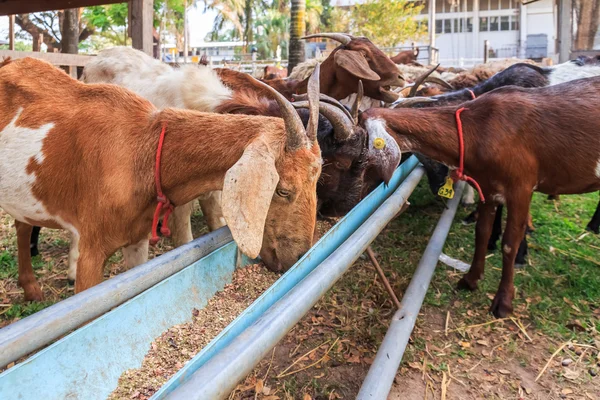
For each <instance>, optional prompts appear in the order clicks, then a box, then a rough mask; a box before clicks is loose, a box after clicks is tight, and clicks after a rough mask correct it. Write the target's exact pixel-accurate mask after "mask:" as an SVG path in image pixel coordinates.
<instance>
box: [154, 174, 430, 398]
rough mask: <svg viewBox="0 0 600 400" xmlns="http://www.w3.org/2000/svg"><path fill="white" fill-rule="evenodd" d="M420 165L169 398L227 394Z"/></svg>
mask: <svg viewBox="0 0 600 400" xmlns="http://www.w3.org/2000/svg"><path fill="white" fill-rule="evenodd" d="M423 173H424V170H423V167H417V168H416V169H415V170H414V171H413V172H411V174H410V175H409V176H408V177H407V178H406V180H405V181H404V182H403V183H402V184H401V185H400V187H399V188H398V189H397V190H396V191H395V192H394V193H393V194H392V195H391V196H390V197H389V198H388V199H387V200H386V201H385V202H384V203H383V204H382V205H381V206H380V207H379V208H378V209H377V210H376V211H375V212H374V213H373V214H372V215H371V216H370V217H369V218H368V219H367V220H366V221H365V223H364V224H362V225H361V226H360V227H359V228H358V229H357V230H356V231H355V232H354V233H353V234H352V235H351V236H350V237H349V238H348V240H346V241H345V242H344V243H343V244H342V245H341V246H340V247H339V248H338V249H337V250H336V251H334V252H333V253H332V254H331V255H330V256H329V257H327V258H326V259H325V260H324V261H323V262H322V263H321V264H320V265H319V266H318V267H317V268H315V269H314V270H313V271H312V272H311V273H310V274H309V275H307V277H306V278H304V279H303V280H302V281H300V282H299V283H298V284H297V285H296V286H295V287H294V288H293V289H292V290H290V291H289V292H288V293H287V294H286V295H285V296H284V297H283V298H282V299H281V300H279V301H278V302H277V303H275V304H274V305H273V306H272V307H271V308H269V309H268V310H267V311H266V312H265V313H264V314H263V315H262V316H261V317H260V318H259V319H258V320H257V321H256V322H255V323H254V324H252V325H251V326H250V327H248V328H247V329H246V330H245V331H244V332H243V333H242V334H240V335H239V336H238V337H237V338H236V339H235V340H233V341H232V342H231V343H230V344H229V346H227V347H226V348H224V349H223V350H221V351H220V352H219V353H217V354H216V355H214V356H213V357H212V358H211V359H210V360H209V361H207V362H206V364H204V365H203V366H202V367H200V368H199V369H198V370H197V371H196V372H195V373H194V374H193V375H192V376H191V377H190V378H189V380H188V381H187V382H185V383H183V384H182V385H181V386H179V388H177V389H175V390H174V391H173V392H172V393H170V394H169V395H167V396H166V398H167V399H169V400H193V399H198V400H200V399H202V400H206V399H211V400H212V399H222V398H225V397H227V396H228V395H229V393H230V392H231V391H232V390H233V389H234V388H235V386H236V384H237V382H239V381H240V380H242V379H243V378H244V377H245V376H246V375H248V374H249V373H250V372H251V371H252V369H253V368H254V366H255V365H256V364H257V363H258V362H259V361H260V360H261V359H262V358H263V357H265V355H266V354H267V353H268V352H269V351H270V350H271V349H272V348H273V347H274V346H275V345H276V344H277V342H279V340H281V339H282V338H283V336H285V334H286V333H287V332H288V331H289V330H290V329H292V327H293V326H294V325H295V324H296V323H297V322H298V321H299V320H300V319H301V318H302V317H303V316H304V315H305V314H306V313H307V312H308V310H310V309H311V307H312V306H313V305H314V304H315V303H316V302H317V301H318V300H319V299H320V298H321V296H323V295H324V294H325V292H327V290H329V288H331V286H333V284H334V283H335V282H336V281H337V280H338V279H339V278H340V277H341V276H342V275H343V274H344V272H346V270H347V269H348V268H349V267H350V266H351V265H352V264H353V263H354V261H356V259H357V258H358V257H359V256H360V255H361V254H362V253H363V252H364V251H365V249H366V248H367V247H368V246H369V244H370V243H371V242H372V241H373V240H374V239H375V238H376V237H377V235H378V234H379V232H381V230H382V229H383V228H384V227H385V226H386V225H387V223H388V222H389V221H390V220H391V219H392V218H394V216H395V215H396V214H397V213H398V210H400V207H402V205H403V204H404V203H405V202H406V201H407V199H408V197H409V196H410V194H411V193H412V192H413V190H414V188H415V187H416V186H417V184H418V183H419V181H420V180H421V178H422V176H423Z"/></svg>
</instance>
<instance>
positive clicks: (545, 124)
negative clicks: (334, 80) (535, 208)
mask: <svg viewBox="0 0 600 400" xmlns="http://www.w3.org/2000/svg"><path fill="white" fill-rule="evenodd" d="M599 93H600V77H598V78H589V79H580V80H574V81H571V82H567V83H563V84H560V85H555V86H550V87H543V88H529V89H525V88H518V87H514V86H509V87H504V88H500V89H496V90H493V91H491V92H489V93H487V94H484V95H483V96H481V97H479V98H477V99H476V100H473V101H469V102H466V103H463V104H462V105H461V107H464V110H463V112H462V114H460V120H462V126H463V130H464V143H465V153H464V154H465V156H464V166H465V173H466V174H468V175H469V176H471V177H472V178H474V179H475V180H476V181H477V182H478V183H479V184H480V186H481V189H482V191H483V194H484V196H485V199H486V202H485V203H481V204H480V206H479V219H478V221H477V227H476V248H475V255H474V257H473V263H472V265H471V269H470V270H469V272H468V273H467V274H466V275H465V276H464V277H463V278H462V279H461V280H460V282H459V285H458V286H459V288H463V289H468V290H475V289H476V288H477V282H478V281H479V280H480V279H481V278H482V277H483V270H484V264H485V259H486V250H487V244H488V240H489V238H490V234H491V229H492V224H493V220H494V215H495V210H496V206H497V205H498V204H506V207H507V209H508V217H507V225H506V230H505V232H504V236H503V238H502V244H503V246H502V249H503V259H502V279H501V281H500V286H499V288H498V292H497V293H496V296H495V298H494V300H493V302H492V306H491V312H493V314H494V315H495V316H496V317H505V316H507V315H509V314H510V313H511V312H512V309H513V308H512V300H513V297H514V286H513V277H514V261H515V256H516V254H517V250H518V248H519V243H520V242H521V240H522V238H523V235H524V234H525V228H526V226H527V216H528V212H529V205H530V202H531V196H532V194H533V192H534V191H539V192H542V193H546V194H577V193H586V192H591V191H595V190H598V189H600V136H599V135H598V132H600V115H599V114H598V111H597V104H598V101H599V100H600V95H599ZM457 108H458V107H457V106H447V107H434V108H429V109H370V110H367V111H365V112H364V113H363V114H362V117H361V118H362V119H361V123H362V124H363V125H364V126H365V127H366V128H367V129H368V130H374V131H380V130H386V131H388V132H390V133H391V134H392V136H394V137H395V138H396V140H397V141H398V144H399V145H400V148H401V149H403V150H404V151H412V152H417V153H421V154H424V155H426V156H428V157H431V158H432V159H434V160H437V161H440V162H442V163H444V164H446V165H449V166H454V167H456V166H457V165H458V162H459V143H458V136H457V120H458V118H459V117H457ZM482 132H485V133H486V134H485V135H482ZM565 154H568V155H569V156H568V157H565Z"/></svg>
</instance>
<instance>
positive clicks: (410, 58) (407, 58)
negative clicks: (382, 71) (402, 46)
mask: <svg viewBox="0 0 600 400" xmlns="http://www.w3.org/2000/svg"><path fill="white" fill-rule="evenodd" d="M418 56H419V48H418V47H415V48H414V49H413V50H404V51H401V52H400V53H398V54H396V55H395V56H393V57H390V60H392V61H393V62H394V63H395V64H413V63H415V62H417V57H418Z"/></svg>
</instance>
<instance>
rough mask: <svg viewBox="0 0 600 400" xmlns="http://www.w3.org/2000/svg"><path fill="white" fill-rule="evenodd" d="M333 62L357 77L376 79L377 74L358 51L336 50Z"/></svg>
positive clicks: (378, 77)
mask: <svg viewBox="0 0 600 400" xmlns="http://www.w3.org/2000/svg"><path fill="white" fill-rule="evenodd" d="M333 59H334V61H335V63H336V64H337V65H338V66H340V67H341V68H343V69H345V70H346V71H348V72H350V73H351V74H352V75H354V76H356V77H357V78H359V79H365V80H368V81H378V80H379V79H381V77H380V76H379V75H377V74H376V73H375V72H373V71H372V70H371V67H369V63H368V62H367V60H366V58H365V57H364V56H363V55H362V54H361V53H360V52H358V51H350V50H338V51H336V52H335V55H334V56H333Z"/></svg>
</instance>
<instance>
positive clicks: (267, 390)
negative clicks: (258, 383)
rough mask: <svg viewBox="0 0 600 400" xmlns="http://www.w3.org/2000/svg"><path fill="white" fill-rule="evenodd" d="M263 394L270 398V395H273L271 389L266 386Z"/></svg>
mask: <svg viewBox="0 0 600 400" xmlns="http://www.w3.org/2000/svg"><path fill="white" fill-rule="evenodd" d="M262 392H263V394H264V395H266V396H268V395H269V394H271V388H270V387H268V386H265V387H263V390H262Z"/></svg>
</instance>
